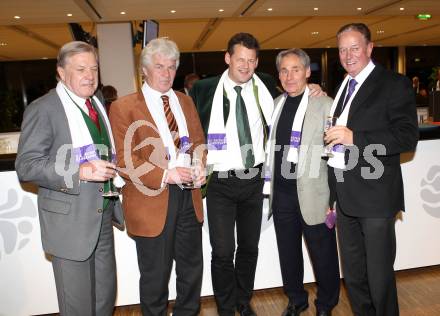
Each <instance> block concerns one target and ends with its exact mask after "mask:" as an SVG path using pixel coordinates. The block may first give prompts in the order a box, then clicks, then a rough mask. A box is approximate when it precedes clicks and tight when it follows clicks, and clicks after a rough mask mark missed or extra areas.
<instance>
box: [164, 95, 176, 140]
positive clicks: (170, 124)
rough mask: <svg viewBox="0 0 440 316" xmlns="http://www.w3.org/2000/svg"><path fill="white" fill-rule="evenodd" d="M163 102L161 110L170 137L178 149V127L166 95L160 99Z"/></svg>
mask: <svg viewBox="0 0 440 316" xmlns="http://www.w3.org/2000/svg"><path fill="white" fill-rule="evenodd" d="M160 98H161V99H162V102H163V110H164V112H165V117H166V119H167V123H168V128H169V129H170V132H171V136H172V137H173V141H174V144H175V145H176V147H177V148H179V147H180V137H179V126H177V121H176V118H175V117H174V114H173V112H172V111H171V107H170V98H169V97H168V96H166V95H163V96H161V97H160Z"/></svg>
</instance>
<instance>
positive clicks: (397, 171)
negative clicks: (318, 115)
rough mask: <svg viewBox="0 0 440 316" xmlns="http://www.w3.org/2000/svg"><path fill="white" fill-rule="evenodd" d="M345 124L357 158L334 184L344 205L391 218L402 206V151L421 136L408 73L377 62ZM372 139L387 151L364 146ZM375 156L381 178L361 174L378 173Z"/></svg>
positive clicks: (356, 212) (353, 213) (359, 213)
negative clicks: (354, 163) (342, 179)
mask: <svg viewBox="0 0 440 316" xmlns="http://www.w3.org/2000/svg"><path fill="white" fill-rule="evenodd" d="M347 127H348V128H349V129H350V130H352V131H353V143H354V145H355V146H357V147H358V149H359V161H358V163H357V165H356V166H355V167H354V168H353V169H351V170H346V171H345V172H343V177H344V182H337V183H336V192H337V196H338V201H339V204H340V206H341V208H342V210H343V211H344V213H346V214H347V215H350V216H357V217H392V216H394V215H395V214H396V213H397V212H399V211H400V210H402V211H403V210H404V196H403V181H402V172H401V168H400V153H402V152H406V151H412V150H414V149H415V147H416V145H417V140H418V126H417V114H416V105H415V96H414V91H413V89H412V85H411V82H410V81H409V80H408V78H406V77H404V76H402V75H399V74H397V73H394V72H391V71H389V70H386V69H385V68H383V67H382V66H380V65H376V67H375V68H374V70H373V71H372V73H371V74H370V75H369V76H368V77H367V79H366V80H365V82H364V83H363V85H362V87H361V88H360V90H359V92H358V93H357V94H356V96H355V97H354V99H353V101H352V103H351V107H350V112H349V115H348V121H347ZM371 144H381V145H383V146H384V147H385V149H386V153H385V154H381V153H376V152H373V153H372V152H369V151H368V150H366V147H367V146H368V145H371ZM346 158H347V156H346ZM372 159H378V160H379V161H380V163H382V164H383V166H384V170H383V175H382V176H381V177H380V178H379V179H368V178H366V177H365V176H363V175H365V173H366V172H374V170H375V168H373V167H372V166H371V161H372ZM332 171H333V169H331V172H330V176H331V177H332V178H333V181H334V180H335V179H334V177H333V172H332Z"/></svg>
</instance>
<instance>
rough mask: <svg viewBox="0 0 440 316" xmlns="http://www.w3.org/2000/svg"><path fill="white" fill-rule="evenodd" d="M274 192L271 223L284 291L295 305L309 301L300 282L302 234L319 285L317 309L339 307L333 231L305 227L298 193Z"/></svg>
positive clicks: (338, 279)
mask: <svg viewBox="0 0 440 316" xmlns="http://www.w3.org/2000/svg"><path fill="white" fill-rule="evenodd" d="M275 189H276V187H275ZM274 191H275V193H274V196H273V201H272V209H273V221H274V225H275V233H276V237H277V244H278V254H279V258H280V265H281V275H282V278H283V286H284V291H285V293H286V295H287V296H288V297H289V300H290V301H292V302H293V303H294V304H295V305H302V304H305V303H307V302H308V293H307V291H305V289H304V283H303V282H304V260H303V252H302V236H303V235H304V239H305V242H306V245H307V248H308V251H309V255H310V260H311V263H312V267H313V271H314V273H315V278H316V283H317V285H318V293H317V298H316V300H315V305H316V308H317V309H318V310H319V311H321V310H325V311H331V310H332V308H333V307H334V306H336V304H338V300H339V287H340V276H339V261H338V250H337V247H336V233H335V228H332V229H329V228H328V227H327V226H326V225H325V224H324V223H323V224H318V225H307V224H306V223H305V222H304V220H303V217H302V215H301V211H300V206H299V203H298V197H297V194H296V193H295V192H294V193H292V192H289V193H287V192H283V191H279V190H278V191H276V190H274Z"/></svg>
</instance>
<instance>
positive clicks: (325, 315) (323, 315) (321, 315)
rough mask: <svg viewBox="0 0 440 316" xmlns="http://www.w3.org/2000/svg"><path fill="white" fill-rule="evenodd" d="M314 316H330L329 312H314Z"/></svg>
mask: <svg viewBox="0 0 440 316" xmlns="http://www.w3.org/2000/svg"><path fill="white" fill-rule="evenodd" d="M316 316H332V312H331V311H316Z"/></svg>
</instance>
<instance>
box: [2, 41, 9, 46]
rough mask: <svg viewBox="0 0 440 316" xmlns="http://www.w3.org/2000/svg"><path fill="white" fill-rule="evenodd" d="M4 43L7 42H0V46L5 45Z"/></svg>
mask: <svg viewBox="0 0 440 316" xmlns="http://www.w3.org/2000/svg"><path fill="white" fill-rule="evenodd" d="M6 45H8V43H5V42H0V46H6Z"/></svg>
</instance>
